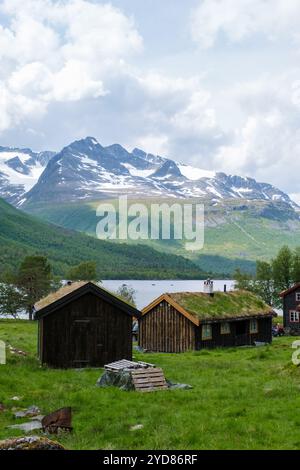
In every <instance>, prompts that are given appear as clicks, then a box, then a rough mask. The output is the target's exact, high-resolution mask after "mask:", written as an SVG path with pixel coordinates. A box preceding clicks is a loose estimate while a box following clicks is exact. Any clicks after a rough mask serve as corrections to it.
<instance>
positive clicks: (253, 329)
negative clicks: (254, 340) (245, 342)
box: [250, 318, 258, 335]
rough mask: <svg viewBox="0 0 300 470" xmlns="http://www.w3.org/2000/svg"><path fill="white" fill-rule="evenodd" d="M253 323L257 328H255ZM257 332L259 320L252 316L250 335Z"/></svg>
mask: <svg viewBox="0 0 300 470" xmlns="http://www.w3.org/2000/svg"><path fill="white" fill-rule="evenodd" d="M253 324H254V325H255V328H253ZM256 333H258V321H257V319H256V318H252V319H251V320H250V335H255V334H256Z"/></svg>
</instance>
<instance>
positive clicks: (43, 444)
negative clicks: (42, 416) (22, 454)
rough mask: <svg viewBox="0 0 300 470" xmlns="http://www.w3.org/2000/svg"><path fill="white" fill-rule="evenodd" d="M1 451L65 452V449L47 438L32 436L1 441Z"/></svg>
mask: <svg viewBox="0 0 300 470" xmlns="http://www.w3.org/2000/svg"><path fill="white" fill-rule="evenodd" d="M0 450H65V448H64V447H63V446H62V445H61V444H59V443H58V442H55V441H51V440H50V439H47V438H46V437H38V436H30V437H19V438H16V439H6V440H5V441H0Z"/></svg>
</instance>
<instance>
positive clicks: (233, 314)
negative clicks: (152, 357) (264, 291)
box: [139, 291, 276, 353]
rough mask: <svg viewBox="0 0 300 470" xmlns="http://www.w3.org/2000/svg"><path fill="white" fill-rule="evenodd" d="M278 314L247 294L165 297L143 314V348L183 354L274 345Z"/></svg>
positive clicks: (146, 309)
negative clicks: (273, 319) (255, 344)
mask: <svg viewBox="0 0 300 470" xmlns="http://www.w3.org/2000/svg"><path fill="white" fill-rule="evenodd" d="M275 315H276V313H275V312H274V311H273V310H272V308H271V307H269V306H268V305H266V304H265V303H264V302H263V301H262V300H261V299H260V298H258V297H256V296H255V295H254V294H252V293H250V292H245V291H234V292H228V293H225V292H216V293H215V294H205V293H199V292H180V293H175V294H174V293H173V294H163V295H162V296H160V297H159V298H157V299H156V300H154V301H153V302H152V303H151V304H150V305H148V306H147V307H145V308H144V309H143V310H142V316H141V317H140V319H139V345H140V346H141V347H142V348H144V349H146V350H150V351H157V352H169V353H179V352H184V351H188V350H200V349H202V348H214V347H219V346H243V345H252V344H254V342H255V341H257V342H267V343H271V341H272V317H273V316H275Z"/></svg>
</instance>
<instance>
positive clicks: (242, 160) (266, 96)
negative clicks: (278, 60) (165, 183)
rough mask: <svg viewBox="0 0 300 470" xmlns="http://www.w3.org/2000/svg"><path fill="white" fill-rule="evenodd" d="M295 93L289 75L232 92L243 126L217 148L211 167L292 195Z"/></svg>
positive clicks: (298, 135)
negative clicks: (265, 183)
mask: <svg viewBox="0 0 300 470" xmlns="http://www.w3.org/2000/svg"><path fill="white" fill-rule="evenodd" d="M298 72H299V71H298ZM295 93H296V96H297V82H295V81H294V80H293V77H292V76H289V75H285V76H282V77H272V80H265V81H264V80H260V81H257V82H254V83H251V84H244V85H243V87H241V86H239V87H238V88H236V89H235V90H233V91H232V99H233V100H234V99H236V100H237V102H239V104H240V106H241V109H242V111H243V113H244V123H241V125H240V126H239V128H237V129H236V132H235V138H234V141H233V142H232V143H231V144H230V145H223V146H222V147H221V148H220V149H219V151H218V152H217V154H216V156H215V158H214V164H215V166H216V167H217V168H219V169H221V170H222V171H226V172H229V173H235V174H236V173H238V174H242V175H249V176H253V177H255V178H257V179H259V180H261V181H266V182H272V183H273V184H274V185H277V186H278V187H279V188H282V189H284V190H285V191H287V192H288V193H296V192H297V191H298V188H299V174H300V158H299V156H300V128H299V109H300V104H299V102H298V101H297V99H296V98H295ZM234 95H235V98H234Z"/></svg>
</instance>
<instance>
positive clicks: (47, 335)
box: [35, 282, 140, 368]
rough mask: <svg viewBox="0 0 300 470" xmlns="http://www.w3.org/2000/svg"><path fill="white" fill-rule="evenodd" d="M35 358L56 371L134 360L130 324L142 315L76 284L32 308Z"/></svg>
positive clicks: (102, 293)
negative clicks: (35, 338)
mask: <svg viewBox="0 0 300 470" xmlns="http://www.w3.org/2000/svg"><path fill="white" fill-rule="evenodd" d="M35 309H36V313H35V318H36V319H37V320H38V325H39V330H38V355H39V358H40V360H41V362H42V363H43V364H47V365H49V366H51V367H58V368H72V367H74V368H77V367H78V368H81V367H102V366H104V365H105V364H108V363H110V362H114V361H117V360H120V359H129V360H131V359H132V319H133V318H134V317H135V318H139V316H140V312H139V311H138V310H136V309H135V308H133V307H132V306H131V305H129V304H127V303H126V302H123V301H122V300H120V299H119V298H118V297H116V296H115V295H113V294H112V293H110V292H108V291H107V290H105V289H102V288H100V287H99V286H98V285H96V284H94V283H92V282H79V283H78V282H76V283H73V284H71V285H67V286H65V287H63V288H61V289H60V290H58V291H57V292H55V293H54V294H50V295H49V296H48V297H46V298H45V299H42V300H41V301H40V302H38V303H37V304H36V306H35Z"/></svg>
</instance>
